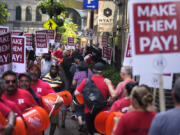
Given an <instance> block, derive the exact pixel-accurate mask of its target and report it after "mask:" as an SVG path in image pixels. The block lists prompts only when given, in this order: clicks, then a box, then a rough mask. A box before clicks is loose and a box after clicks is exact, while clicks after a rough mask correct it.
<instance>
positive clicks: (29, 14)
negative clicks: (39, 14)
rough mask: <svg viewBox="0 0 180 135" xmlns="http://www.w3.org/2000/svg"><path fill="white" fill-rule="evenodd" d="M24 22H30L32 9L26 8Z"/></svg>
mask: <svg viewBox="0 0 180 135" xmlns="http://www.w3.org/2000/svg"><path fill="white" fill-rule="evenodd" d="M26 21H32V8H31V7H29V6H28V7H26Z"/></svg>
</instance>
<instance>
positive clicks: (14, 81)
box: [5, 80, 16, 84]
mask: <svg viewBox="0 0 180 135" xmlns="http://www.w3.org/2000/svg"><path fill="white" fill-rule="evenodd" d="M10 82H12V83H16V80H5V83H6V84H9V83H10Z"/></svg>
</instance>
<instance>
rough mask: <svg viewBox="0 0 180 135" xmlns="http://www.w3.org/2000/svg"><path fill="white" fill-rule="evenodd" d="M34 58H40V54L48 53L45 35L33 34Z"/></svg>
mask: <svg viewBox="0 0 180 135" xmlns="http://www.w3.org/2000/svg"><path fill="white" fill-rule="evenodd" d="M35 42H36V56H41V54H42V53H48V44H47V35H46V34H35Z"/></svg>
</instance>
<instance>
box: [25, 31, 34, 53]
mask: <svg viewBox="0 0 180 135" xmlns="http://www.w3.org/2000/svg"><path fill="white" fill-rule="evenodd" d="M24 36H25V37H26V49H27V50H33V47H32V44H33V34H24Z"/></svg>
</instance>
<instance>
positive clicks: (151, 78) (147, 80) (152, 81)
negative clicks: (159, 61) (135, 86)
mask: <svg viewBox="0 0 180 135" xmlns="http://www.w3.org/2000/svg"><path fill="white" fill-rule="evenodd" d="M172 81H173V75H172V74H164V75H163V88H164V89H168V90H171V89H172ZM141 84H146V85H148V86H149V87H152V88H159V75H158V74H154V75H140V80H139V85H141Z"/></svg>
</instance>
